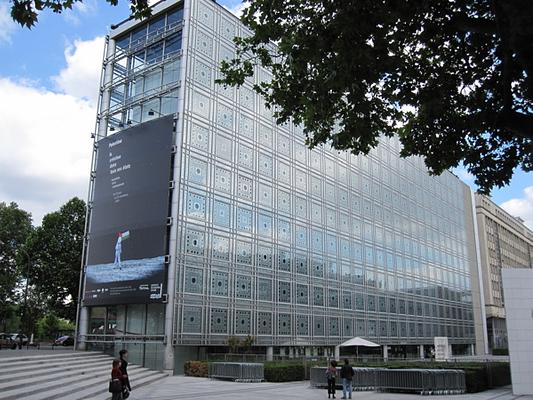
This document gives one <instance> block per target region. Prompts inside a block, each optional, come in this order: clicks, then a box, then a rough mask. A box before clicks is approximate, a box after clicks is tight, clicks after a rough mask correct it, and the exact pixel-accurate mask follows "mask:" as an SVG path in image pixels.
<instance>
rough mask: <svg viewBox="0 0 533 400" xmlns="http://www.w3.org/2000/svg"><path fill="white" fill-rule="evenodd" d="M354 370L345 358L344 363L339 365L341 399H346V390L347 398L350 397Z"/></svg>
mask: <svg viewBox="0 0 533 400" xmlns="http://www.w3.org/2000/svg"><path fill="white" fill-rule="evenodd" d="M354 374H355V373H354V370H353V368H352V366H351V365H350V362H349V361H348V359H347V358H346V359H345V360H344V365H343V366H342V367H341V379H342V399H346V398H347V397H346V392H348V396H349V397H348V399H351V398H352V378H353V376H354Z"/></svg>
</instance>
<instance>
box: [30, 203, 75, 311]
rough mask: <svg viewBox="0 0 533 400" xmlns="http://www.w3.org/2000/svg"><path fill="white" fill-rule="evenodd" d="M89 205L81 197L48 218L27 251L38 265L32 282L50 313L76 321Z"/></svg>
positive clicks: (32, 271) (46, 216) (31, 275)
mask: <svg viewBox="0 0 533 400" xmlns="http://www.w3.org/2000/svg"><path fill="white" fill-rule="evenodd" d="M85 210H86V207H85V202H84V201H83V200H80V199H79V198H77V197H74V198H73V199H71V200H69V201H68V202H67V203H66V204H64V205H63V206H62V207H61V208H60V209H59V211H56V212H52V213H50V214H47V215H45V216H44V218H43V222H42V225H41V226H40V227H38V228H36V229H35V230H34V231H33V232H32V234H31V235H30V236H29V237H28V240H27V241H26V243H25V245H24V249H25V251H26V252H27V253H28V254H31V255H32V259H33V260H34V265H33V268H32V270H31V273H30V276H29V277H28V278H29V279H30V282H31V283H32V286H33V288H34V291H35V295H36V296H38V297H40V298H41V299H42V304H45V305H46V308H47V310H48V311H49V312H52V313H55V314H56V315H57V316H58V317H63V318H67V319H70V320H74V319H75V316H76V303H77V299H78V287H79V277H80V265H81V254H82V246H83V234H84V228H85Z"/></svg>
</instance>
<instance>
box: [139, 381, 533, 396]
mask: <svg viewBox="0 0 533 400" xmlns="http://www.w3.org/2000/svg"><path fill="white" fill-rule="evenodd" d="M132 383H133V386H134V390H133V391H132V393H131V396H130V399H131V400H137V399H138V400H141V399H142V400H156V399H157V400H173V399H176V400H177V399H216V400H230V399H231V400H244V399H246V400H251V399H253V400H283V399H295V400H298V399H306V400H319V399H327V398H328V396H327V392H326V390H325V389H313V388H311V387H310V386H309V381H303V382H289V383H235V382H227V381H219V380H211V379H206V378H193V377H186V376H172V377H168V378H165V379H163V380H161V381H159V382H157V383H155V384H152V385H149V386H145V387H141V388H139V389H138V390H135V382H132ZM341 397H342V391H340V392H337V399H340V398H341ZM428 397H429V396H420V395H415V394H392V393H378V392H354V393H353V396H352V398H353V399H357V400H360V399H365V400H366V399H368V400H422V399H427V398H428ZM429 398H433V399H435V400H466V399H469V400H470V399H471V400H515V399H520V400H533V396H514V395H513V394H512V393H511V389H510V387H506V388H500V389H495V390H490V391H486V392H482V393H475V394H464V395H449V396H448V395H443V396H431V397H429Z"/></svg>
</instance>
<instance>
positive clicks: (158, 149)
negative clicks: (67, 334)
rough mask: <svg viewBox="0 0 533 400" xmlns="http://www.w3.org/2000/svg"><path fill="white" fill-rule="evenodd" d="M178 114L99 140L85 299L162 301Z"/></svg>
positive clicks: (95, 302) (91, 302)
mask: <svg viewBox="0 0 533 400" xmlns="http://www.w3.org/2000/svg"><path fill="white" fill-rule="evenodd" d="M172 131H173V117H172V116H168V117H163V118H159V119H156V120H153V121H150V122H145V123H143V124H139V125H136V126H134V127H131V128H128V129H125V130H123V131H121V132H118V133H116V134H114V135H112V136H109V137H106V138H104V139H102V140H100V141H99V142H98V147H97V164H96V176H95V184H94V196H93V204H92V212H91V221H90V229H89V241H88V247H87V267H86V272H85V292H84V304H85V305H106V304H132V303H151V302H161V301H163V294H164V293H165V290H166V289H165V284H166V265H165V254H166V248H167V246H166V244H167V237H166V236H167V216H168V200H169V181H170V168H171V154H172Z"/></svg>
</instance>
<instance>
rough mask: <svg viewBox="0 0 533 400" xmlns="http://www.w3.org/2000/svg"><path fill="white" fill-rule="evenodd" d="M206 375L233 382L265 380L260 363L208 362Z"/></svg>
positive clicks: (263, 370) (263, 369)
mask: <svg viewBox="0 0 533 400" xmlns="http://www.w3.org/2000/svg"><path fill="white" fill-rule="evenodd" d="M208 377H209V378H212V379H213V378H216V379H231V380H233V381H235V382H262V381H264V380H265V368H264V366H263V364H261V363H232V362H214V363H210V364H209V372H208Z"/></svg>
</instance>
